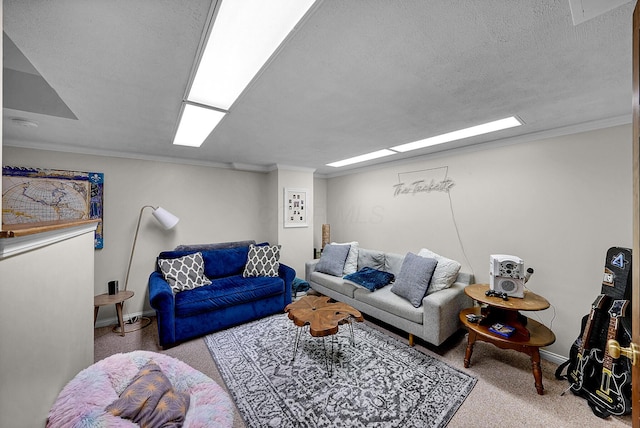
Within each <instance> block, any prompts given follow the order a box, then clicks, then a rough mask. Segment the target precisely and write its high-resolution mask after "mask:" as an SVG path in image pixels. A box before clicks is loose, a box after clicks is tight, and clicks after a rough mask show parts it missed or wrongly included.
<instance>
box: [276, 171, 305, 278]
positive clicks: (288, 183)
mask: <svg viewBox="0 0 640 428" xmlns="http://www.w3.org/2000/svg"><path fill="white" fill-rule="evenodd" d="M274 174H277V177H278V179H277V184H276V186H275V187H274V188H272V193H271V196H272V197H273V199H274V200H276V201H277V203H278V210H277V212H278V214H277V221H276V222H275V224H277V227H278V243H279V244H280V245H282V250H281V260H283V262H284V260H287V261H288V262H284V263H285V264H287V265H289V266H291V267H292V268H294V269H295V270H296V272H297V276H298V277H299V278H304V264H305V262H306V261H307V260H311V259H312V258H313V236H314V221H313V218H314V214H313V213H314V210H313V195H314V193H313V182H314V180H313V171H312V170H304V169H292V168H286V167H280V168H278V170H277V171H274ZM284 189H304V190H306V191H307V210H308V211H307V226H306V227H286V228H285V227H284Z"/></svg>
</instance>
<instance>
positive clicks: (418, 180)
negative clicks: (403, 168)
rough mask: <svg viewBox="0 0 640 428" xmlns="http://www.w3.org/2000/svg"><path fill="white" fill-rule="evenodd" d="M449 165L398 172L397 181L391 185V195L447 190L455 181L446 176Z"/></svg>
mask: <svg viewBox="0 0 640 428" xmlns="http://www.w3.org/2000/svg"><path fill="white" fill-rule="evenodd" d="M448 169H449V167H447V166H443V167H440V168H432V169H424V170H421V171H410V172H401V173H398V183H397V184H394V185H393V196H401V195H416V194H418V193H431V192H448V191H449V189H451V188H452V187H453V186H455V183H454V182H453V180H452V179H450V178H448V177H447V171H448Z"/></svg>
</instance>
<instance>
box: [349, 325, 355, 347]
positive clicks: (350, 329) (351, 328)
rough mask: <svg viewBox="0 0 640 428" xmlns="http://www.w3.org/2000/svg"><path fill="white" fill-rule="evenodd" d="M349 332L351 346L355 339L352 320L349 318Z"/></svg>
mask: <svg viewBox="0 0 640 428" xmlns="http://www.w3.org/2000/svg"><path fill="white" fill-rule="evenodd" d="M349 332H350V333H351V346H356V339H355V336H354V335H353V322H351V319H349Z"/></svg>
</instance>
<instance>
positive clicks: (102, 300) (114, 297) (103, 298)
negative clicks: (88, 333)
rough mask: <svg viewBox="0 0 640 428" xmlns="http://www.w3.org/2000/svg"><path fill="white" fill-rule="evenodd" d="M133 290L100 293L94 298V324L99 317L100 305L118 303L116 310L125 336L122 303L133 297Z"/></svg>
mask: <svg viewBox="0 0 640 428" xmlns="http://www.w3.org/2000/svg"><path fill="white" fill-rule="evenodd" d="M133 294H134V293H133V291H119V292H118V293H116V294H107V293H104V294H99V295H97V296H95V297H94V298H93V325H94V326H95V325H96V320H97V319H98V309H100V306H106V305H116V312H117V313H118V322H119V323H120V327H121V328H122V330H121V331H120V336H124V322H123V321H122V303H123V302H124V301H125V300H127V299H130V298H132V297H133Z"/></svg>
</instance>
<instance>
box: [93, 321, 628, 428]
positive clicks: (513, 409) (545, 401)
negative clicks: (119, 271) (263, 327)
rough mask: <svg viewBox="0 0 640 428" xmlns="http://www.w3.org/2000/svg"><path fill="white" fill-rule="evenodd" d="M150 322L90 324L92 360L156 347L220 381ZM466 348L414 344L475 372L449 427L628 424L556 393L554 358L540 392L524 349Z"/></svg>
mask: <svg viewBox="0 0 640 428" xmlns="http://www.w3.org/2000/svg"><path fill="white" fill-rule="evenodd" d="M151 321H152V322H151V325H150V326H148V327H146V328H144V329H142V330H138V331H133V332H131V333H127V335H126V336H125V337H122V336H120V335H119V334H116V333H113V332H112V328H111V327H102V328H97V329H95V361H99V360H101V359H103V358H105V357H108V356H109V355H112V354H116V353H119V352H130V351H134V350H146V351H154V352H160V353H163V354H167V355H171V356H173V357H175V358H178V359H180V360H182V361H184V362H185V363H187V364H189V365H190V366H192V367H194V368H195V369H197V370H200V371H201V372H203V373H205V374H206V375H208V376H209V377H211V378H212V379H214V380H215V381H217V382H218V383H219V384H220V385H223V386H225V387H226V385H224V381H223V380H222V378H221V376H220V373H219V371H218V368H217V367H216V364H215V362H214V361H213V359H212V357H211V355H210V354H209V350H208V349H207V347H206V345H205V343H204V340H203V339H202V338H200V339H194V340H191V341H189V342H186V343H183V344H181V345H178V346H176V347H174V348H171V349H168V350H166V351H165V350H162V349H161V348H160V347H159V346H158V334H157V328H156V320H155V318H152V319H151ZM365 322H367V323H368V324H369V325H370V326H372V327H375V328H378V329H380V330H382V331H384V332H385V333H387V334H389V335H391V336H394V337H396V338H398V339H400V340H404V341H405V343H406V337H405V336H404V335H402V336H401V335H399V334H398V333H400V334H402V333H401V332H397V331H395V330H393V329H389V328H388V326H385V325H384V324H382V323H378V322H373V321H372V320H367V321H365ZM465 348H466V335H465V333H464V332H460V334H458V335H455V336H454V337H452V338H451V339H450V340H449V341H447V342H445V344H443V346H440V347H438V348H435V347H432V346H429V345H427V344H425V343H423V342H421V341H419V340H418V341H417V343H416V349H418V350H420V351H422V352H424V353H426V354H430V355H433V356H437V357H438V358H440V359H441V360H443V361H446V362H447V363H449V364H450V365H451V366H454V367H457V368H458V369H460V370H463V371H466V372H467V373H469V374H471V375H473V376H475V377H477V378H478V382H477V384H476V386H475V387H474V389H473V391H472V392H471V394H470V395H469V396H468V397H467V399H466V400H465V402H464V403H463V405H462V406H461V407H460V409H459V410H458V412H457V413H456V414H455V416H454V417H453V419H452V420H451V422H450V423H449V427H474V428H476V427H502V428H506V427H545V428H546V427H554V428H561V427H581V428H586V427H630V426H631V418H630V416H625V417H609V418H608V419H600V418H598V417H596V416H595V415H593V413H592V412H591V410H590V409H589V407H588V405H587V403H586V401H585V400H583V399H582V398H579V397H576V396H574V395H573V394H571V393H570V392H567V393H566V394H565V395H564V396H560V393H561V392H562V391H563V390H564V389H565V388H566V387H567V385H568V384H567V382H566V381H558V380H556V379H555V377H554V372H555V369H556V366H555V364H553V363H550V362H548V361H544V360H543V361H542V373H543V384H544V388H545V394H544V395H538V394H537V393H536V390H535V387H534V383H533V375H532V373H531V361H530V359H529V357H528V356H527V355H525V354H522V353H518V352H516V351H511V350H501V349H498V348H496V347H495V346H493V345H491V344H487V343H484V342H476V345H475V347H474V352H473V355H472V357H471V367H469V368H468V369H465V368H464V365H463V359H464V352H465ZM245 426H246V425H245V424H244V422H243V421H242V418H241V416H240V414H239V413H237V410H236V415H235V421H234V428H241V427H245Z"/></svg>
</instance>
